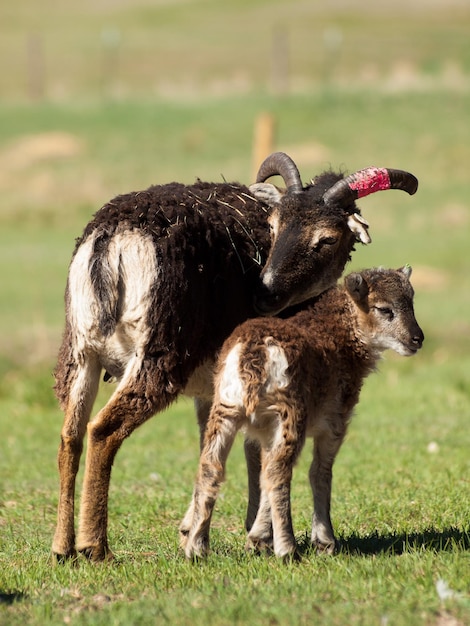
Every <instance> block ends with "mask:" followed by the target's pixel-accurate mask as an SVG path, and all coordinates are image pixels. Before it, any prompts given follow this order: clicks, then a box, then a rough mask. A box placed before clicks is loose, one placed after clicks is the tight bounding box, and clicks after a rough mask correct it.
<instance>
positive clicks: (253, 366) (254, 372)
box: [240, 346, 266, 415]
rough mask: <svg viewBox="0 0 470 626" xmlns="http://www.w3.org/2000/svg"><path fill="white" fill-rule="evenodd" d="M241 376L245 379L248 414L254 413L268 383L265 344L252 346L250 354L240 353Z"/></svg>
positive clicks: (245, 398)
mask: <svg viewBox="0 0 470 626" xmlns="http://www.w3.org/2000/svg"><path fill="white" fill-rule="evenodd" d="M240 377H241V379H242V381H243V390H244V398H243V402H244V405H245V409H246V413H247V415H250V414H251V413H253V412H254V411H255V409H256V407H257V406H258V403H259V400H260V392H261V389H262V387H263V385H264V384H265V383H266V349H265V347H264V346H258V347H256V348H255V347H253V346H250V352H249V354H246V353H244V352H242V354H241V355H240Z"/></svg>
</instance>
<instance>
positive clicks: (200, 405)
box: [179, 398, 212, 548]
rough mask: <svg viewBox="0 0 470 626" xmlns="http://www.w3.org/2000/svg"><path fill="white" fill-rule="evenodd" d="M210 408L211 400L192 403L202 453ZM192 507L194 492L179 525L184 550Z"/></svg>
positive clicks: (191, 517)
mask: <svg viewBox="0 0 470 626" xmlns="http://www.w3.org/2000/svg"><path fill="white" fill-rule="evenodd" d="M211 406H212V400H203V399H201V398H197V399H196V400H195V401H194V407H195V409H196V415H197V422H198V425H199V450H200V452H202V448H203V445H204V435H205V432H206V425H207V421H208V419H209V413H210V410H211ZM193 507H194V492H193V496H192V498H191V504H190V505H189V508H188V510H187V511H186V513H185V516H184V518H183V521H182V522H181V524H180V527H179V531H180V546H181V547H182V548H184V546H185V545H186V541H187V538H188V534H189V530H190V528H191V526H192V522H193V513H194V511H193Z"/></svg>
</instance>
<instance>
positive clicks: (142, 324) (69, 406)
mask: <svg viewBox="0 0 470 626" xmlns="http://www.w3.org/2000/svg"><path fill="white" fill-rule="evenodd" d="M274 175H281V176H282V178H283V179H284V181H285V184H286V190H285V191H281V190H279V189H277V188H276V187H274V186H273V185H271V184H269V183H266V182H265V181H266V180H267V179H268V178H269V177H271V176H274ZM390 188H398V189H404V190H406V191H407V192H408V193H414V192H415V191H416V188H417V181H416V179H415V178H414V176H412V175H411V174H408V173H406V172H401V171H399V170H378V169H375V168H369V169H368V170H364V171H361V172H358V173H356V174H353V175H351V176H349V177H347V178H343V176H342V175H341V174H335V173H332V172H327V173H324V174H322V175H320V176H319V177H317V178H316V179H315V181H312V183H311V184H308V185H306V186H305V187H304V186H303V185H302V182H301V179H300V175H299V172H298V170H297V167H296V166H295V164H294V163H293V161H292V160H291V159H290V158H289V157H288V156H287V155H285V154H283V153H275V154H273V155H271V156H270V157H268V158H267V159H266V161H265V162H264V163H263V164H262V166H261V168H260V171H259V174H258V180H257V183H256V184H255V185H252V186H251V187H250V188H248V187H245V186H243V185H240V184H238V183H233V184H228V183H219V184H215V183H205V182H200V181H199V182H197V183H195V184H194V185H182V184H179V183H171V184H167V185H161V186H153V187H150V188H149V189H147V190H145V191H140V192H133V193H129V194H126V195H122V196H118V197H117V198H114V199H113V200H111V201H110V202H108V203H107V204H106V205H105V206H104V207H102V208H101V209H100V210H99V211H98V212H97V213H96V214H95V216H94V218H93V219H92V220H91V221H90V223H89V224H88V225H87V226H86V228H85V230H84V232H83V234H82V236H81V237H80V238H79V239H78V240H77V243H76V247H75V251H74V254H73V257H72V261H71V264H70V269H69V275H68V280H67V287H66V294H65V303H66V320H65V331H64V336H63V341H62V345H61V348H60V351H59V358H58V363H57V367H56V370H55V377H56V384H55V391H56V395H57V397H58V399H59V402H60V405H61V407H62V409H63V411H64V424H63V427H62V431H61V441H60V447H59V452H58V466H59V474H60V493H59V504H58V516H57V527H56V531H55V535H54V539H53V546H52V550H53V553H54V554H55V555H56V557H57V558H58V560H62V559H64V558H68V557H73V556H75V554H76V550H78V551H79V552H81V553H83V554H84V555H85V556H86V557H87V558H89V559H90V560H92V561H100V560H104V559H105V558H109V557H111V556H112V554H111V552H110V550H109V548H108V540H107V518H108V491H109V482H110V477H111V468H112V464H113V461H114V457H115V455H116V453H117V451H118V449H119V447H120V446H121V444H122V442H123V441H124V439H125V438H126V437H128V436H129V435H130V434H131V433H132V432H133V431H134V429H135V428H137V427H138V426H140V425H141V424H143V423H144V422H145V421H146V420H147V419H149V418H150V417H151V416H152V415H154V414H155V413H157V412H159V411H161V410H163V409H164V408H166V407H167V406H168V405H169V404H170V403H171V402H173V401H174V400H175V399H176V398H177V397H178V395H179V394H180V393H187V394H189V395H192V396H194V397H195V398H196V408H197V413H198V421H199V424H200V428H201V432H203V430H204V425H205V423H206V420H207V417H208V414H209V410H210V405H211V400H212V376H211V373H210V365H211V363H212V362H213V360H214V358H215V355H216V353H217V350H218V349H219V348H220V346H221V345H222V343H223V341H224V339H225V338H226V337H227V336H228V335H229V334H230V332H231V331H232V330H233V328H234V327H235V326H236V325H237V324H239V323H240V322H242V321H244V320H245V319H247V318H249V317H253V316H255V315H256V314H257V313H263V314H274V313H278V312H279V311H280V310H281V309H283V308H285V307H287V306H289V305H292V304H295V303H297V302H300V301H302V300H305V299H307V298H310V297H313V296H315V295H318V294H319V293H321V292H322V291H324V290H325V289H326V288H327V287H329V286H331V285H332V284H334V283H335V282H336V280H337V279H338V278H339V276H340V275H341V273H342V270H343V268H344V266H345V264H346V262H347V260H348V259H349V256H350V253H351V251H352V250H353V248H354V243H355V242H356V241H357V240H360V241H362V242H363V243H367V242H368V241H370V240H369V236H368V234H367V225H366V223H365V222H364V220H363V219H362V217H361V216H360V213H359V210H358V208H357V206H356V205H355V202H354V200H355V198H357V197H358V196H359V197H360V196H361V195H367V194H369V193H373V192H375V191H379V190H382V189H390ZM268 222H270V224H269V223H268ZM270 228H271V229H272V234H271V235H270V232H269V231H270ZM270 242H271V249H270ZM265 263H266V265H265ZM263 265H265V267H264V269H263V271H262V272H261V268H262V267H263ZM103 370H105V371H106V377H114V378H115V379H117V381H118V385H117V388H116V390H115V392H114V393H113V394H112V396H111V398H110V399H109V401H108V402H107V403H106V405H105V406H104V407H103V408H102V409H101V410H100V411H99V412H98V413H97V415H96V416H95V418H94V419H93V420H92V421H90V422H89V419H90V414H91V410H92V407H93V403H94V400H95V398H96V394H97V390H98V385H99V379H100V374H101V372H102V371H103ZM87 430H88V445H87V455H86V467H85V473H84V479H83V488H82V496H81V507H80V519H79V531H78V536H77V538H75V526H74V498H75V483H76V476H77V472H78V468H79V462H80V456H81V453H82V448H83V439H84V436H85V433H86V432H87ZM249 456H250V457H252V458H253V459H255V464H256V456H257V455H256V451H255V454H252V455H249ZM255 482H256V481H255ZM255 491H256V490H255ZM254 499H255V502H254V505H253V506H252V507H251V508H252V509H253V510H255V509H256V508H257V502H256V493H255V496H254Z"/></svg>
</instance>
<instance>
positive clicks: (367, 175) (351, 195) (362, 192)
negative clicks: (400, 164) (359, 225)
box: [323, 167, 418, 206]
mask: <svg viewBox="0 0 470 626" xmlns="http://www.w3.org/2000/svg"><path fill="white" fill-rule="evenodd" d="M386 189H402V190H403V191H406V192H407V193H409V194H410V195H413V194H414V193H416V190H417V189H418V179H417V178H416V177H415V176H413V174H410V173H409V172H405V171H403V170H392V169H386V168H378V167H367V168H366V169H364V170H359V171H358V172H356V173H355V174H351V175H350V176H347V177H346V178H343V180H340V181H338V182H337V183H336V184H335V185H333V187H330V189H328V190H327V191H326V192H325V193H324V194H323V201H324V202H325V203H334V202H335V203H338V204H341V205H343V206H344V205H347V204H350V203H352V202H354V201H355V200H357V199H358V198H363V197H364V196H368V195H369V194H371V193H376V192H377V191H384V190H386Z"/></svg>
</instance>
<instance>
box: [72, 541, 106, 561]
mask: <svg viewBox="0 0 470 626" xmlns="http://www.w3.org/2000/svg"><path fill="white" fill-rule="evenodd" d="M78 551H79V552H80V554H83V556H84V557H85V558H86V559H88V561H91V562H92V563H103V562H106V563H108V562H109V561H112V560H113V559H114V554H113V553H112V552H111V550H110V549H109V548H108V546H103V545H97V546H87V547H84V548H79V549H78Z"/></svg>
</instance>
